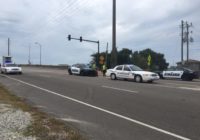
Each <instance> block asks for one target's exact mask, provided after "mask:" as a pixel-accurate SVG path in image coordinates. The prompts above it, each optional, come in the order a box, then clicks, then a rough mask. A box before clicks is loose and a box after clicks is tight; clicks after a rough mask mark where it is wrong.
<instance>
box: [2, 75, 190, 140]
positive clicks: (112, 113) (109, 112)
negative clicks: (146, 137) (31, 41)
mask: <svg viewBox="0 0 200 140" xmlns="http://www.w3.org/2000/svg"><path fill="white" fill-rule="evenodd" d="M5 77H7V78H9V79H11V80H14V81H17V82H20V83H23V84H25V85H28V86H30V87H34V88H37V89H40V90H42V91H45V92H47V93H50V94H53V95H57V96H59V97H62V98H65V99H68V100H70V101H73V102H76V103H79V104H82V105H85V106H88V107H90V108H93V109H96V110H99V111H102V112H104V113H107V114H110V115H113V116H115V117H118V118H121V119H124V120H127V121H130V122H133V123H135V124H138V125H141V126H144V127H147V128H150V129H153V130H155V131H158V132H160V133H164V134H166V135H169V136H172V137H175V138H178V139H181V140H191V139H189V138H186V137H183V136H180V135H177V134H175V133H172V132H169V131H166V130H163V129H160V128H157V127H155V126H152V125H149V124H146V123H143V122H141V121H138V120H134V119H131V118H129V117H126V116H123V115H120V114H117V113H114V112H112V111H109V110H106V109H103V108H100V107H97V106H94V105H91V104H88V103H85V102H83V101H80V100H77V99H74V98H71V97H68V96H64V95H62V94H59V93H56V92H53V91H50V90H48V89H45V88H42V87H39V86H36V85H33V84H30V83H27V82H24V81H22V80H18V79H15V78H11V77H9V76H5Z"/></svg>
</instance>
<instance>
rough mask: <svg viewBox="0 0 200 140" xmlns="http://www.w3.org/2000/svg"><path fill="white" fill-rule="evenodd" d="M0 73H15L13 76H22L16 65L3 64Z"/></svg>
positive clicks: (19, 68)
mask: <svg viewBox="0 0 200 140" xmlns="http://www.w3.org/2000/svg"><path fill="white" fill-rule="evenodd" d="M1 73H4V74H12V73H15V74H22V68H21V67H19V66H18V65H16V64H10V63H8V64H4V65H2V66H1Z"/></svg>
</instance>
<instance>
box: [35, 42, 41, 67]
mask: <svg viewBox="0 0 200 140" xmlns="http://www.w3.org/2000/svg"><path fill="white" fill-rule="evenodd" d="M35 44H37V45H39V47H40V66H41V65H42V45H41V44H40V43H38V42H35Z"/></svg>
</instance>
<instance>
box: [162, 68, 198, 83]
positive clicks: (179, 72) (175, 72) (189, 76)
mask: <svg viewBox="0 0 200 140" xmlns="http://www.w3.org/2000/svg"><path fill="white" fill-rule="evenodd" d="M195 76H196V75H195V72H194V71H192V70H190V69H188V68H184V67H172V68H169V69H167V70H165V71H163V72H162V73H160V77H161V78H163V79H181V80H185V81H192V80H193V79H194V78H195Z"/></svg>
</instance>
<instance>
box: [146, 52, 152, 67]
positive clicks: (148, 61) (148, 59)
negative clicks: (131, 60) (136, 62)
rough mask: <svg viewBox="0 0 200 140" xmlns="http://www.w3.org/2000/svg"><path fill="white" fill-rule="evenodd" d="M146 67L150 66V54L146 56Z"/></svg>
mask: <svg viewBox="0 0 200 140" xmlns="http://www.w3.org/2000/svg"><path fill="white" fill-rule="evenodd" d="M147 65H148V66H150V65H151V55H150V54H149V55H148V58H147Z"/></svg>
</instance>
